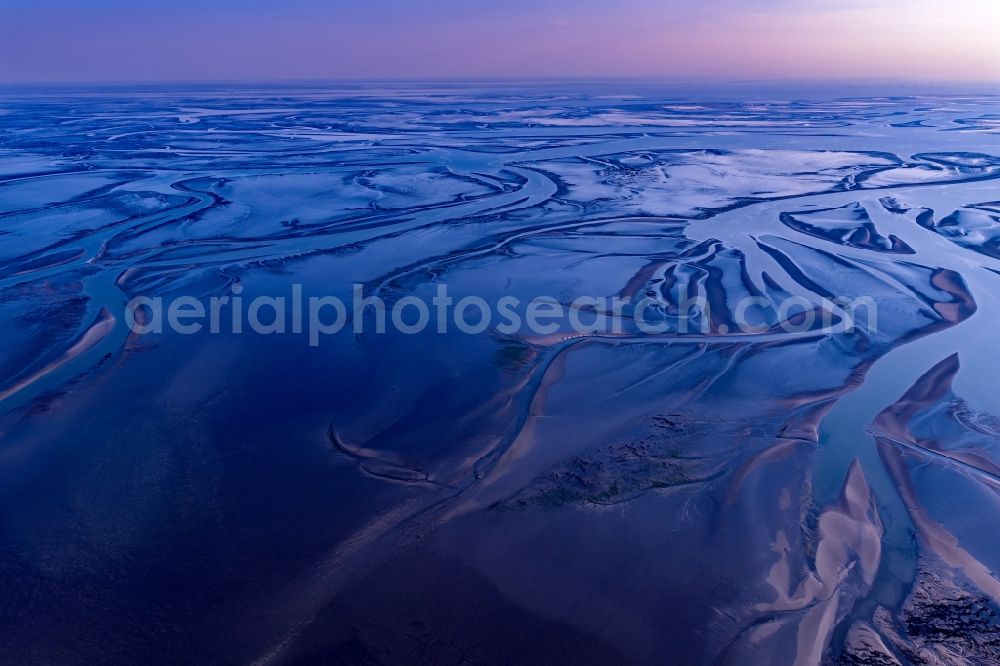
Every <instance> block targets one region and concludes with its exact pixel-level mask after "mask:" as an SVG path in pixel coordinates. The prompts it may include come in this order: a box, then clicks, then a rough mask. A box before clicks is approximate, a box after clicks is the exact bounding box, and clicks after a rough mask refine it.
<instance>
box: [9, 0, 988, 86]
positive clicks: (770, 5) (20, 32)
mask: <svg viewBox="0 0 1000 666" xmlns="http://www.w3.org/2000/svg"><path fill="white" fill-rule="evenodd" d="M998 33H1000V0H275V1H270V2H266V1H264V0H0V83H30V82H54V81H64V82H91V81H93V82H100V81H108V82H151V81H231V80H283V79H289V80H291V79H452V78H463V79H469V78H472V79H476V78H480V79H494V78H504V79H510V78H515V79H526V78H560V77H574V78H575V77H590V78H606V77H619V76H621V77H644V78H663V79H676V80H692V79H693V80H705V79H712V80H719V79H723V80H731V81H735V80H764V79H768V80H828V79H837V80H844V79H848V80H874V79H882V80H885V79H892V80H908V81H920V82H944V83H949V82H964V81H969V82H1000V37H998Z"/></svg>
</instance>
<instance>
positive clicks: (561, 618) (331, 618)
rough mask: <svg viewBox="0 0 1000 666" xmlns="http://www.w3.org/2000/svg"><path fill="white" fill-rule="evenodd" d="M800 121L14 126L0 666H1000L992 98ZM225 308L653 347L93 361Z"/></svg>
mask: <svg viewBox="0 0 1000 666" xmlns="http://www.w3.org/2000/svg"><path fill="white" fill-rule="evenodd" d="M620 87H621V86H619V88H620ZM847 92H848V93H849V91H847ZM626 93H627V94H626ZM802 96H804V93H801V94H799V96H796V94H794V93H786V94H785V95H783V96H782V95H775V96H768V97H765V98H761V99H757V100H755V101H747V100H746V99H740V100H736V101H726V95H724V94H722V95H704V97H703V98H702V97H695V96H693V93H690V94H688V95H686V96H683V95H681V94H680V93H676V92H665V91H663V90H657V89H656V88H655V87H651V86H646V87H643V86H633V88H631V89H629V90H627V91H622V90H620V89H618V88H615V89H613V90H612V89H611V88H608V89H602V88H595V87H582V86H569V85H560V86H554V85H553V86H545V85H537V86H513V85H510V86H474V85H448V86H444V85H437V86H434V85H408V86H401V85H356V86H339V87H338V86H313V87H300V88H290V87H286V88H267V87H249V86H243V87H230V88H219V87H208V86H206V87H189V88H169V87H161V88H151V89H146V90H128V89H86V90H85V89H79V90H71V89H61V90H48V91H46V90H26V91H13V90H11V91H5V92H4V93H3V95H2V97H0V103H2V106H0V109H2V112H0V330H2V331H3V343H4V344H3V345H2V346H0V469H2V473H0V500H2V501H0V616H2V621H0V660H2V661H3V662H5V663H94V662H105V661H125V662H148V661H156V660H164V661H170V662H173V663H242V662H256V663H276V664H282V663H314V662H316V661H323V660H325V661H326V662H328V663H338V664H350V663H365V664H368V663H387V664H409V663H442V664H451V663H456V664H457V663H726V664H730V663H731V664H748V663H789V664H790V663H796V664H816V663H823V662H826V663H846V664H871V663H875V664H896V663H916V664H956V663H970V664H973V663H974V664H982V663H997V661H1000V574H998V573H996V572H1000V530H997V525H998V522H997V519H996V517H995V516H996V515H997V512H998V510H1000V372H998V370H1000V365H998V362H997V353H996V350H997V343H996V338H997V331H998V330H1000V329H998V325H1000V98H992V97H988V96H955V95H951V96H933V95H926V96H914V97H877V98H876V97H866V98H843V97H838V98H834V97H833V96H829V95H828V96H826V97H822V98H821V96H815V99H813V101H808V100H807V101H794V100H796V99H800V97H802ZM806 97H807V96H806ZM236 283H239V284H240V285H241V286H242V287H243V296H244V297H245V298H247V299H249V298H252V297H254V296H260V295H265V296H266V295H276V294H284V293H287V290H288V289H289V288H290V286H291V285H293V284H297V285H302V288H303V289H304V291H305V293H307V294H323V295H336V296H339V297H342V298H344V299H348V298H349V297H350V294H351V285H352V284H354V283H359V284H362V285H364V289H365V290H366V291H365V293H367V294H373V295H378V296H379V297H381V298H383V299H385V301H386V302H387V303H392V302H395V301H397V300H398V299H400V298H403V297H406V296H417V297H419V298H422V299H426V300H427V301H430V299H431V298H432V297H433V295H434V294H435V293H436V292H435V290H436V289H437V287H439V286H440V285H442V284H446V285H447V286H448V288H449V289H450V291H451V293H452V294H453V295H454V297H455V298H456V299H458V298H460V297H462V296H465V295H476V296H481V297H484V298H486V299H487V300H490V301H496V300H497V299H500V298H501V297H503V296H510V295H513V296H517V297H519V298H523V299H530V298H532V297H534V296H539V295H547V296H553V297H555V298H557V299H559V300H560V301H562V302H565V303H567V304H568V303H570V302H571V301H573V300H574V299H575V298H576V297H578V296H583V295H587V296H599V297H608V298H610V297H614V296H619V297H632V298H634V297H640V296H647V297H649V298H652V299H654V300H655V301H656V303H657V304H658V308H659V309H658V311H659V312H661V313H662V317H663V320H664V322H665V323H666V324H668V326H667V330H666V331H665V332H663V333H661V334H656V335H650V334H647V333H644V332H641V331H638V330H636V328H635V327H634V326H629V325H626V326H624V327H623V328H622V329H621V330H619V331H616V332H613V333H606V332H603V333H594V334H582V335H581V334H578V333H575V332H573V331H570V330H563V328H559V329H558V330H556V331H555V332H552V333H548V334H544V335H541V334H537V333H530V332H525V333H524V334H503V333H500V332H498V331H497V330H495V329H488V330H487V331H485V332H483V333H481V334H477V335H468V334H464V333H461V332H458V331H449V332H448V333H446V334H440V333H437V332H436V331H435V330H434V329H433V327H432V328H431V329H430V330H427V331H425V332H423V333H420V334H418V335H404V334H403V333H400V332H392V331H390V332H387V333H381V334H378V333H374V332H365V333H363V334H355V333H354V332H353V331H352V330H350V329H345V330H344V331H342V332H340V333H338V334H336V335H331V336H328V337H327V338H325V339H323V340H322V344H320V345H318V346H315V347H312V346H309V345H308V344H307V343H306V340H305V337H304V336H303V335H295V334H286V335H257V334H251V333H244V334H237V333H233V332H232V331H223V332H221V333H218V334H210V333H208V332H202V333H200V334H195V335H181V334H178V333H170V332H164V333H161V334H149V335H142V336H140V335H134V334H131V333H130V331H129V329H128V328H127V326H126V323H125V317H124V314H125V303H126V302H127V301H128V300H129V299H130V298H132V297H134V296H137V295H147V296H164V297H172V296H178V295H193V296H196V297H199V298H206V297H209V296H211V295H217V294H218V295H221V294H228V293H231V288H232V285H234V284H236ZM678 284H684V285H687V286H688V288H689V289H691V290H693V292H694V293H696V294H697V295H698V296H700V297H702V298H704V299H705V300H706V301H707V302H709V303H710V304H711V305H712V308H711V311H710V318H709V319H710V320H708V321H705V322H703V323H704V327H703V329H702V330H700V331H699V332H697V333H692V332H687V331H684V332H682V331H679V330H676V329H675V327H673V325H672V324H676V323H677V321H678V318H680V317H682V316H685V313H682V312H679V311H678V309H679V307H680V305H679V300H678V296H677V292H676V289H675V287H676V286H677V285H678ZM791 296H796V297H799V298H800V299H804V300H805V302H807V303H811V304H814V305H815V308H816V309H817V311H819V310H823V309H824V308H825V309H827V310H828V309H829V303H830V299H833V298H835V297H837V298H839V297H847V298H855V297H870V298H872V299H874V301H875V302H876V303H877V305H878V308H877V317H878V321H877V325H876V326H872V327H861V328H856V329H853V330H847V329H844V328H842V327H838V326H833V327H831V328H829V329H815V328H812V329H805V330H789V327H787V326H783V324H787V323H788V322H787V321H783V318H784V317H786V316H787V312H784V311H783V310H782V309H781V307H780V303H781V302H782V300H783V299H787V298H789V297H791ZM749 297H752V298H757V299H760V302H762V303H764V304H765V305H764V306H763V307H762V308H761V309H760V310H759V311H758V312H757V315H756V316H757V317H759V318H760V319H761V322H760V323H762V324H763V327H762V330H760V331H757V332H755V333H753V334H746V333H743V332H740V331H738V330H737V325H738V321H737V319H738V318H739V313H738V312H735V309H736V308H735V307H734V306H735V304H736V303H737V302H738V301H739V300H740V299H744V298H749ZM829 314H830V315H831V316H832V317H834V320H835V321H839V320H840V319H839V318H841V317H842V315H843V313H839V312H830V313H829ZM706 316H707V315H706ZM866 316H867V315H866ZM863 323H865V324H869V323H875V322H869V321H867V320H866V321H864V322H863ZM995 415H998V416H995Z"/></svg>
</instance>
